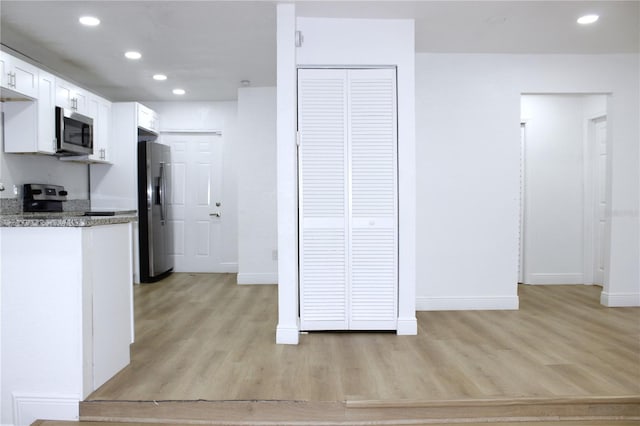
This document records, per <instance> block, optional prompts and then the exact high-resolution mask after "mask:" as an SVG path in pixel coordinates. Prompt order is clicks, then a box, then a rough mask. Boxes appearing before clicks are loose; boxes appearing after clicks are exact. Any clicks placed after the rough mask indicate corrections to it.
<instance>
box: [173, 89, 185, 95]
mask: <svg viewBox="0 0 640 426" xmlns="http://www.w3.org/2000/svg"><path fill="white" fill-rule="evenodd" d="M185 93H187V92H185V91H184V89H173V94H174V95H184V94H185Z"/></svg>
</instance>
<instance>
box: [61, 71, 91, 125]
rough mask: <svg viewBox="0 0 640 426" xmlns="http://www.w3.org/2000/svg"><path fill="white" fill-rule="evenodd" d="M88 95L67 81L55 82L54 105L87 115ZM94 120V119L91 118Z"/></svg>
mask: <svg viewBox="0 0 640 426" xmlns="http://www.w3.org/2000/svg"><path fill="white" fill-rule="evenodd" d="M88 97H89V93H88V92H87V91H85V90H83V89H81V88H79V87H77V86H75V85H73V84H71V83H69V82H68V81H64V80H62V79H57V80H56V105H57V106H59V107H61V108H66V109H70V110H73V111H75V112H77V113H80V114H83V115H89V102H88ZM92 118H95V117H92Z"/></svg>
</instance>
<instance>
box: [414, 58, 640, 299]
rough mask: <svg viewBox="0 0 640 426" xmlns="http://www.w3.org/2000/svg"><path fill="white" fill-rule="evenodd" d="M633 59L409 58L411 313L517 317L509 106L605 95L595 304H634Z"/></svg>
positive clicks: (514, 158) (515, 112)
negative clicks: (608, 189) (603, 252)
mask: <svg viewBox="0 0 640 426" xmlns="http://www.w3.org/2000/svg"><path fill="white" fill-rule="evenodd" d="M639 74H640V73H639V64H638V55H481V54H418V55H417V56H416V123H417V127H416V132H417V153H416V157H417V161H418V164H419V166H418V168H417V186H418V188H417V193H418V202H417V215H418V217H419V218H420V220H419V221H418V225H417V228H416V232H417V241H418V246H417V256H418V262H417V265H418V266H417V304H418V308H419V309H426V310H428V309H508V308H517V306H518V298H517V285H516V281H517V256H518V228H519V226H518V218H519V158H520V152H519V140H520V95H521V94H522V93H611V94H612V95H611V97H610V102H609V104H608V112H609V121H608V123H609V126H610V129H611V145H612V146H611V155H610V157H611V158H610V169H611V185H612V211H611V253H610V270H609V273H608V277H606V278H605V281H606V282H605V288H604V292H603V295H602V299H601V301H602V302H603V303H604V304H607V305H624V304H633V303H635V304H639V303H640V299H639V295H640V290H639V288H640V270H639V268H638V259H639V258H640V241H639V239H638V235H639V232H640V221H639V218H638V211H639V209H638V207H639V200H638V197H639V193H640V190H639V184H640V176H639V170H638V169H639V165H638V158H639V155H640V153H639V152H638V139H639V128H638V116H639V114H640V111H639V107H638V94H639V88H638V79H639Z"/></svg>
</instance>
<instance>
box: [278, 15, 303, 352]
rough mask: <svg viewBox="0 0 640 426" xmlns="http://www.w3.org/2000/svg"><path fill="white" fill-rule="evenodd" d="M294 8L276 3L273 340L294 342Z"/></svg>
mask: <svg viewBox="0 0 640 426" xmlns="http://www.w3.org/2000/svg"><path fill="white" fill-rule="evenodd" d="M295 12H296V7H295V5H294V4H279V5H278V6H277V12H276V16H277V34H276V37H277V46H278V48H277V68H278V70H277V99H276V105H277V106H276V109H277V125H276V135H277V149H276V152H277V154H276V155H277V188H278V200H277V211H278V326H277V329H276V343H281V344H298V340H299V335H298V334H299V331H300V317H299V315H298V192H297V149H296V47H295V31H296V14H295Z"/></svg>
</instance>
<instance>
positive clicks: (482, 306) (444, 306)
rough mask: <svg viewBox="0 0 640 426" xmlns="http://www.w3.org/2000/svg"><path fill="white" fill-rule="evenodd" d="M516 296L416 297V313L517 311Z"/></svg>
mask: <svg viewBox="0 0 640 426" xmlns="http://www.w3.org/2000/svg"><path fill="white" fill-rule="evenodd" d="M518 306H519V299H518V296H496V297H418V298H417V299H416V310H418V311H475V310H485V311H501V310H517V309H518Z"/></svg>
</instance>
